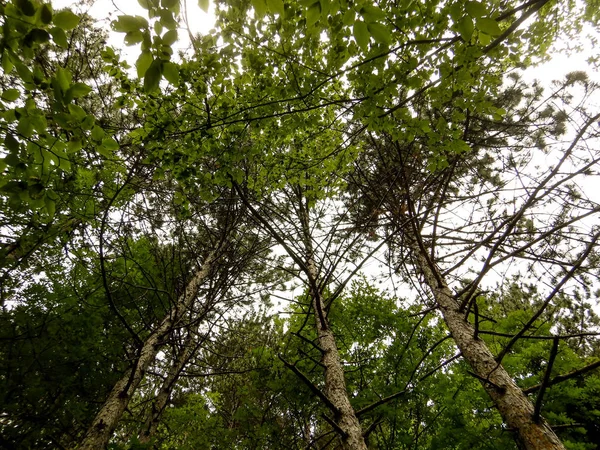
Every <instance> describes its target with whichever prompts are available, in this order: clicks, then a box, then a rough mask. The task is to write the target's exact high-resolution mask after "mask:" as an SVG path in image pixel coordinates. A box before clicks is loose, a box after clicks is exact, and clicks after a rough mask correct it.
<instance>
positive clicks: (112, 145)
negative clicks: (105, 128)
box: [102, 137, 119, 151]
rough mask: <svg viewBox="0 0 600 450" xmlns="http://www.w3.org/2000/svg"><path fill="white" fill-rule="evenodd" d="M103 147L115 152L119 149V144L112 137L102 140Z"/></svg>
mask: <svg viewBox="0 0 600 450" xmlns="http://www.w3.org/2000/svg"><path fill="white" fill-rule="evenodd" d="M102 147H104V148H105V149H107V150H110V151H115V150H118V149H119V143H118V142H117V141H116V140H115V139H114V138H112V137H107V138H104V139H102Z"/></svg>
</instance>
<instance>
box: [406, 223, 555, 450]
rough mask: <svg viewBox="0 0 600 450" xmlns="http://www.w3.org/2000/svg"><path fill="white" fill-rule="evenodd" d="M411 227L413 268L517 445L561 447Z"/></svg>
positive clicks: (540, 449)
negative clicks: (480, 334) (477, 334)
mask: <svg viewBox="0 0 600 450" xmlns="http://www.w3.org/2000/svg"><path fill="white" fill-rule="evenodd" d="M411 226H412V224H408V225H407V227H406V229H407V231H406V238H407V240H408V241H409V246H410V248H411V250H412V252H413V256H414V259H415V262H416V265H417V268H418V269H419V271H420V272H421V273H422V274H423V277H424V279H425V283H426V284H427V286H428V287H429V289H431V292H432V294H433V297H434V299H435V301H436V303H437V305H438V307H439V309H440V311H441V312H442V315H443V317H444V321H445V322H446V325H447V326H448V329H449V330H450V333H451V334H452V337H453V338H454V341H455V342H456V345H457V346H458V348H459V349H460V351H461V353H462V355H463V357H464V358H465V360H466V361H467V362H468V363H469V365H470V366H471V369H472V370H473V373H474V374H475V376H476V377H477V378H478V379H479V380H480V381H481V384H482V385H483V387H484V388H485V390H486V392H487V393H488V394H489V396H490V397H491V398H492V400H493V402H494V403H495V405H496V407H497V408H498V411H499V412H500V414H501V415H502V418H503V419H504V421H505V423H506V424H507V425H508V427H509V428H510V429H511V430H512V431H513V432H514V433H515V440H516V441H517V445H518V446H519V448H521V449H525V450H564V449H565V447H564V446H563V444H562V443H561V441H560V439H558V437H557V436H556V434H555V433H554V431H553V430H552V428H551V427H550V426H549V425H548V423H547V422H546V421H545V420H544V419H543V418H541V417H540V418H539V420H538V421H537V422H536V421H535V419H534V415H533V413H534V407H533V405H532V404H531V402H530V401H529V400H528V399H527V397H526V396H525V394H524V393H523V391H522V390H521V389H520V388H519V386H517V384H516V383H515V382H514V380H513V379H512V377H511V376H510V375H509V374H508V372H506V370H505V369H504V367H503V366H502V364H499V363H497V362H496V360H495V358H494V355H493V354H492V352H491V351H490V349H489V348H488V347H487V345H486V344H485V342H484V341H482V340H480V339H478V338H476V337H475V329H474V328H473V326H472V325H471V323H470V322H468V321H467V320H466V318H465V313H464V312H463V311H460V305H459V303H458V301H456V299H455V298H454V296H453V294H452V291H451V290H450V288H449V287H448V285H447V284H446V281H445V279H444V277H443V275H442V274H441V272H440V271H439V269H438V268H437V266H436V265H435V262H433V261H431V259H430V258H429V257H428V254H427V251H426V249H425V248H424V247H423V246H422V245H421V244H419V242H418V241H417V240H416V239H415V238H414V234H415V233H414V230H413V229H412V228H411ZM411 235H413V236H411Z"/></svg>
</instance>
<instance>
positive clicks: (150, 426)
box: [139, 332, 198, 444]
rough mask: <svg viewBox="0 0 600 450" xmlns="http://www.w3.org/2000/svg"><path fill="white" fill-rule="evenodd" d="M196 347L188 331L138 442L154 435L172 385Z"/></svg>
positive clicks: (192, 336) (154, 401)
mask: <svg viewBox="0 0 600 450" xmlns="http://www.w3.org/2000/svg"><path fill="white" fill-rule="evenodd" d="M197 348H198V346H197V345H195V342H194V335H193V333H191V332H189V333H188V335H187V336H186V338H185V342H184V343H183V349H182V350H181V352H180V353H179V356H178V357H177V359H176V360H175V361H174V362H173V365H172V366H171V367H170V368H169V372H168V373H167V377H166V378H165V379H164V381H163V383H162V385H161V387H160V390H159V391H158V394H157V395H156V398H155V399H154V400H153V402H152V408H151V410H150V411H149V414H148V416H147V417H146V421H145V424H144V428H143V430H142V432H141V433H140V436H139V441H140V443H142V444H148V443H149V442H150V439H151V438H152V436H154V433H156V429H157V428H158V424H159V422H160V418H161V416H162V413H163V411H164V410H165V407H166V406H167V402H168V401H169V398H170V397H171V392H172V391H173V386H175V383H176V382H177V380H178V379H179V374H180V373H181V371H182V370H183V368H184V367H185V365H186V364H187V363H188V361H189V360H190V358H191V357H192V356H193V355H194V353H195V352H196V349H197Z"/></svg>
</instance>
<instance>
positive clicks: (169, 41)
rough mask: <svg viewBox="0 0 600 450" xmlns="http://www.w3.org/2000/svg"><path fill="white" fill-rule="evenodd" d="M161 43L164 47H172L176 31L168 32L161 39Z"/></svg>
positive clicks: (175, 40) (175, 39) (175, 38)
mask: <svg viewBox="0 0 600 450" xmlns="http://www.w3.org/2000/svg"><path fill="white" fill-rule="evenodd" d="M162 42H163V44H165V45H173V44H174V43H175V42H177V30H169V31H167V32H166V33H165V35H164V36H163V37H162Z"/></svg>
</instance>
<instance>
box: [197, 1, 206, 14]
mask: <svg viewBox="0 0 600 450" xmlns="http://www.w3.org/2000/svg"><path fill="white" fill-rule="evenodd" d="M198 6H199V7H200V9H201V10H202V11H204V12H206V13H207V12H208V7H209V1H208V0H198Z"/></svg>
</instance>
